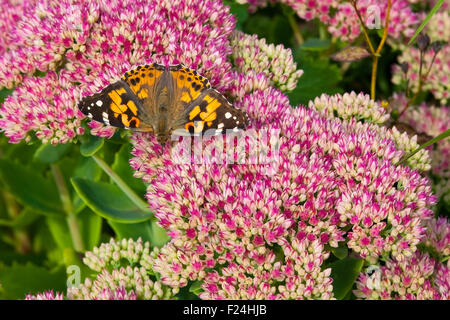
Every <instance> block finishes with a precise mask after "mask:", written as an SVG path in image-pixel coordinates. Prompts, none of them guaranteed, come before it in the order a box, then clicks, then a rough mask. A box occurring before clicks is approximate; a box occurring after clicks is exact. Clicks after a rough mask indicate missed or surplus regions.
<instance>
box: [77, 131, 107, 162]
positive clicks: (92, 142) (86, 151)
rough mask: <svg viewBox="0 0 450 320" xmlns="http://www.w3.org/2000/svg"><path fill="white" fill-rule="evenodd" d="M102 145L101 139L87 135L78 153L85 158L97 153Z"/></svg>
mask: <svg viewBox="0 0 450 320" xmlns="http://www.w3.org/2000/svg"><path fill="white" fill-rule="evenodd" d="M103 144H104V140H103V138H99V137H96V136H93V135H90V134H89V135H87V138H86V139H85V140H84V141H83V142H82V143H81V146H80V153H81V154H82V155H83V156H85V157H90V156H92V155H93V154H95V153H96V152H97V151H99V150H100V149H101V148H102V147H103Z"/></svg>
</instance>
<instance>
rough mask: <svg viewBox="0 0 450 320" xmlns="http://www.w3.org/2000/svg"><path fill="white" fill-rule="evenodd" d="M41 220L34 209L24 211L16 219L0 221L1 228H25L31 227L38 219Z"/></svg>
mask: <svg viewBox="0 0 450 320" xmlns="http://www.w3.org/2000/svg"><path fill="white" fill-rule="evenodd" d="M38 218H39V214H38V213H36V211H33V210H32V209H29V208H25V209H23V210H22V211H21V212H20V214H19V215H18V216H17V217H15V218H14V219H11V220H7V219H0V226H2V225H3V226H7V227H10V228H17V229H21V228H25V227H26V226H28V225H30V224H31V223H33V222H34V221H36V219H38Z"/></svg>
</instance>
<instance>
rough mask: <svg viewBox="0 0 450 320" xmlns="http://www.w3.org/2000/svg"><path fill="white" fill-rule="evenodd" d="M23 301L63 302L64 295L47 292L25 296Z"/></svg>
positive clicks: (51, 291)
mask: <svg viewBox="0 0 450 320" xmlns="http://www.w3.org/2000/svg"><path fill="white" fill-rule="evenodd" d="M25 300H64V294H62V293H59V292H56V293H55V292H53V290H49V291H45V292H42V293H37V294H35V295H32V294H27V296H26V297H25Z"/></svg>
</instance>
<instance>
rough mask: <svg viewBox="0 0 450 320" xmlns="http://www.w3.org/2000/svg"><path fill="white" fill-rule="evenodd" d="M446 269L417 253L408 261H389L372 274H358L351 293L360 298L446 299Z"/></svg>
mask: <svg viewBox="0 0 450 320" xmlns="http://www.w3.org/2000/svg"><path fill="white" fill-rule="evenodd" d="M449 270H450V269H449V267H448V266H446V265H443V264H441V263H440V262H436V261H435V260H434V259H433V258H431V257H430V256H429V255H428V254H426V253H422V252H419V251H417V252H416V253H414V255H413V256H411V257H410V258H407V259H400V260H397V259H388V260H387V261H386V265H385V266H381V267H379V268H376V270H375V272H374V273H372V274H371V275H369V274H367V273H361V274H360V276H359V278H358V281H357V283H356V285H357V290H354V291H353V293H354V294H355V295H356V297H358V298H360V299H371V300H373V299H382V300H390V299H395V300H438V299H442V300H447V299H448V297H449V295H448V292H449V289H450V286H449V282H448V279H449V278H448V275H449Z"/></svg>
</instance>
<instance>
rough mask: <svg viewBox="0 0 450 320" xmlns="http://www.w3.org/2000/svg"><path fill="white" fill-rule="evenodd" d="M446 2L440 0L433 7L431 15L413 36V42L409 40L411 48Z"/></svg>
mask: <svg viewBox="0 0 450 320" xmlns="http://www.w3.org/2000/svg"><path fill="white" fill-rule="evenodd" d="M444 1H445V0H439V1H438V2H437V3H436V4H435V5H434V7H433V9H431V11H430V13H428V15H427V16H426V18H425V20H423V22H422V23H421V24H420V26H419V27H418V28H417V30H416V32H415V33H414V35H413V36H412V38H411V40H409V42H408V46H410V45H411V44H412V43H413V42H414V40H416V38H417V36H418V35H419V33H420V32H421V31H422V30H423V28H425V26H426V25H427V23H428V22H429V21H430V20H431V18H432V17H433V16H434V14H435V13H436V12H437V11H438V10H439V8H440V7H441V6H442V5H443V4H444Z"/></svg>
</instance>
